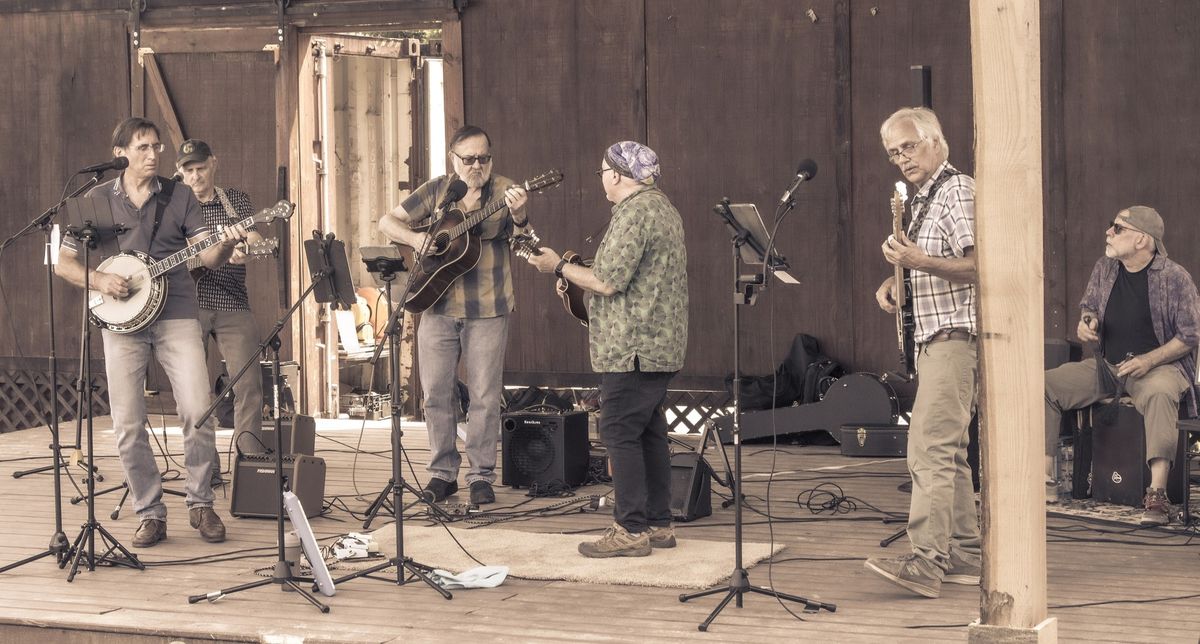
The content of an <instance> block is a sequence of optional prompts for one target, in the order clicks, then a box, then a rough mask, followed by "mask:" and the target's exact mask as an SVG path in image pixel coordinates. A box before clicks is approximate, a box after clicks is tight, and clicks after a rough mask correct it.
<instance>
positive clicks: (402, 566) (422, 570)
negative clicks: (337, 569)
mask: <svg viewBox="0 0 1200 644" xmlns="http://www.w3.org/2000/svg"><path fill="white" fill-rule="evenodd" d="M392 566H396V567H397V568H398V570H397V572H396V579H395V580H392V579H384V578H382V577H372V576H371V575H372V574H374V573H377V572H379V571H381V570H387V569H388V568H391V567H392ZM403 571H408V573H409V575H410V577H409V579H407V580H406V579H404V575H403ZM430 572H433V568H432V567H431V566H427V565H425V564H421V563H417V562H415V561H413V560H412V558H410V557H405V558H404V559H399V558H398V557H392V558H391V559H388V560H387V561H385V562H383V563H381V564H377V565H374V566H371V567H370V568H367V569H366V570H360V571H358V572H355V573H352V574H349V575H346V576H345V577H342V578H340V579H335V580H333V584H334V585H335V586H337V585H340V584H341V583H342V582H344V581H350V580H351V579H358V578H359V577H366V578H368V579H374V580H376V581H386V582H388V583H389V584H396V585H397V586H403V585H404V584H405V583H407V582H408V581H411V580H412V577H416V578H417V579H420V580H421V581H423V582H425V583H426V584H427V585H428V586H429V587H430V588H432V589H434V590H436V591H437V592H438V594H440V595H441V596H442V597H444V598H446V599H453V598H454V595H452V594H450V591H448V590H446V589H445V588H442V587H441V586H439V585H437V582H436V581H434V580H433V579H432V578H430V576H429V575H428V573H430Z"/></svg>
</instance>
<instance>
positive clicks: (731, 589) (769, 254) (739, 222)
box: [679, 199, 837, 631]
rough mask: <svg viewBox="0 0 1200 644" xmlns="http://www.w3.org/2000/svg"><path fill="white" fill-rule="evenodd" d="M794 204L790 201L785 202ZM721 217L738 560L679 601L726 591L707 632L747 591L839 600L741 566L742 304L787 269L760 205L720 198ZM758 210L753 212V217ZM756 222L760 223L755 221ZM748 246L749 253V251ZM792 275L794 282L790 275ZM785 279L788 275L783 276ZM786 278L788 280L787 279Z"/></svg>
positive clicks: (809, 606)
mask: <svg viewBox="0 0 1200 644" xmlns="http://www.w3.org/2000/svg"><path fill="white" fill-rule="evenodd" d="M786 205H787V206H788V208H789V209H790V204H786ZM713 210H714V211H716V213H717V214H718V215H720V217H721V219H722V220H723V221H724V222H725V226H726V228H728V229H729V231H730V233H731V236H730V245H731V247H732V249H733V281H734V289H735V290H734V304H733V481H732V483H733V505H734V513H733V529H734V564H733V572H732V573H731V574H730V577H729V584H728V585H725V586H718V587H716V588H709V589H708V590H702V591H700V592H697V593H690V594H684V595H680V596H679V601H681V602H686V601H688V600H691V599H697V598H700V597H707V596H708V595H715V594H718V593H722V592H723V593H725V597H724V598H723V599H722V600H721V601H720V602H719V603H718V604H717V607H716V608H714V609H713V610H712V612H711V613H709V614H708V617H707V618H706V619H705V620H704V621H703V622H702V623H701V624H700V625H699V627H698V628H699V630H701V631H707V630H708V626H709V624H711V623H712V621H713V620H714V619H716V617H717V615H718V614H720V612H721V611H722V610H724V609H725V606H727V605H728V604H729V602H730V601H731V600H735V599H736V600H737V607H738V608H741V607H742V597H743V595H745V594H747V593H758V594H760V595H767V596H769V597H775V598H776V599H786V600H788V601H793V602H798V603H803V604H804V610H805V612H818V611H820V610H821V609H824V610H827V611H829V612H834V611H836V610H837V606H835V605H834V604H827V603H824V602H819V601H816V600H813V599H808V598H806V597H801V596H799V595H789V594H787V593H782V592H779V591H777V590H775V589H773V588H762V587H759V586H752V585H750V576H749V573H747V572H746V569H745V568H744V567H743V565H742V504H743V501H744V499H743V498H742V438H741V419H742V410H741V378H742V372H741V356H740V353H741V350H740V349H741V348H740V346H739V337H738V335H739V328H740V318H741V311H742V309H741V307H742V305H753V304H754V300H755V293H754V292H755V290H756V289H757V288H766V287H767V278H766V274H767V273H768V272H776V273H780V272H783V271H784V270H786V269H787V267H788V266H787V260H786V259H784V258H783V256H781V255H779V254H778V253H776V252H775V251H774V250H773V249H772V248H771V245H772V243H771V239H770V238H769V237H768V236H766V227H765V226H763V225H762V220H761V218H759V217H758V209H757V208H755V207H754V206H753V205H751V204H747V205H746V206H745V207H743V206H742V205H740V204H739V205H738V207H737V210H736V212H735V211H734V208H732V207H731V206H730V203H729V200H728V199H723V200H721V202H720V203H718V204H717V205H716V207H715V208H713ZM751 214H753V217H751ZM756 224H757V225H756ZM747 251H749V252H747ZM743 261H744V262H745V263H747V264H762V265H763V272H762V273H756V274H754V275H742V273H741V264H742V262H743ZM787 277H788V278H790V279H792V280H793V281H794V278H791V276H790V275H788V276H787ZM780 279H784V278H783V277H782V276H780ZM784 281H787V280H784Z"/></svg>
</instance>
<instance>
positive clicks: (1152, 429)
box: [1046, 358, 1188, 462]
mask: <svg viewBox="0 0 1200 644" xmlns="http://www.w3.org/2000/svg"><path fill="white" fill-rule="evenodd" d="M1096 368H1097V367H1096V359H1095V358H1088V359H1087V360H1084V361H1082V362H1068V363H1067V364H1064V365H1062V366H1060V367H1056V368H1054V369H1051V370H1049V371H1047V372H1046V456H1053V455H1054V450H1055V448H1056V447H1057V444H1058V431H1059V426H1060V424H1061V422H1062V414H1063V412H1064V411H1070V410H1072V409H1082V408H1084V407H1087V406H1089V405H1091V404H1092V403H1095V402H1097V401H1100V400H1103V399H1104V398H1107V397H1108V396H1109V395H1111V394H1110V393H1109V392H1106V391H1103V390H1102V389H1101V388H1100V383H1099V378H1098V377H1097V373H1096ZM1104 368H1106V369H1109V370H1110V371H1112V372H1113V375H1114V376H1115V375H1116V369H1114V368H1113V367H1112V366H1111V365H1109V364H1108V363H1107V362H1106V363H1105V364H1104ZM1187 388H1188V381H1187V378H1185V377H1183V373H1182V372H1181V371H1180V370H1179V368H1178V367H1176V366H1175V364H1174V363H1170V364H1164V365H1159V366H1157V367H1155V368H1153V369H1151V370H1150V371H1149V372H1147V373H1146V375H1144V376H1142V377H1141V378H1129V379H1128V380H1127V381H1126V382H1125V393H1127V394H1128V395H1129V397H1130V398H1132V399H1133V407H1134V409H1137V410H1138V413H1140V414H1141V415H1142V417H1143V418H1144V419H1145V420H1146V461H1147V462H1149V461H1150V460H1151V459H1155V458H1165V459H1167V461H1169V462H1170V461H1174V459H1175V447H1176V445H1177V444H1178V440H1179V431H1178V421H1179V399H1180V398H1181V397H1182V396H1183V392H1184V391H1187Z"/></svg>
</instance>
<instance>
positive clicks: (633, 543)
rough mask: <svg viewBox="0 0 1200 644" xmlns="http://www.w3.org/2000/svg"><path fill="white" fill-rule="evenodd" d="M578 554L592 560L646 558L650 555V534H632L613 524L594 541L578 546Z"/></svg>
mask: <svg viewBox="0 0 1200 644" xmlns="http://www.w3.org/2000/svg"><path fill="white" fill-rule="evenodd" d="M579 554H581V555H583V556H585V557H590V558H593V559H599V558H603V557H647V556H649V555H650V533H649V532H639V533H637V534H632V533H630V532H629V531H627V530H626V529H625V528H622V527H621V526H620V525H619V524H616V523H614V524H612V525H611V526H609V528H608V529H607V530H605V531H604V534H603V535H601V536H600V538H599V539H597V540H596V541H585V542H583V543H581V544H579Z"/></svg>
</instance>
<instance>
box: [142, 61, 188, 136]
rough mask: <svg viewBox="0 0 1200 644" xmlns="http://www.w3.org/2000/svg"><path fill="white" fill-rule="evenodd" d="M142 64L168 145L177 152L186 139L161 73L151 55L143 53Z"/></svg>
mask: <svg viewBox="0 0 1200 644" xmlns="http://www.w3.org/2000/svg"><path fill="white" fill-rule="evenodd" d="M142 62H143V64H144V65H145V70H146V81H147V84H148V85H149V86H150V96H151V97H153V98H154V105H155V106H156V107H157V108H158V114H159V118H160V119H161V123H162V126H163V129H165V130H166V134H167V139H168V141H164V143H166V142H169V145H170V147H171V149H172V150H178V149H179V146H181V145H183V142H184V140H185V139H187V137H186V136H185V135H184V131H183V126H182V125H180V123H179V117H178V115H176V114H175V106H174V105H173V104H172V103H171V95H170V94H168V93H167V85H166V83H165V82H164V81H163V77H162V71H161V70H160V69H159V68H158V59H157V58H156V57H155V55H154V54H153V53H149V52H147V53H145V54H143V55H142Z"/></svg>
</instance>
